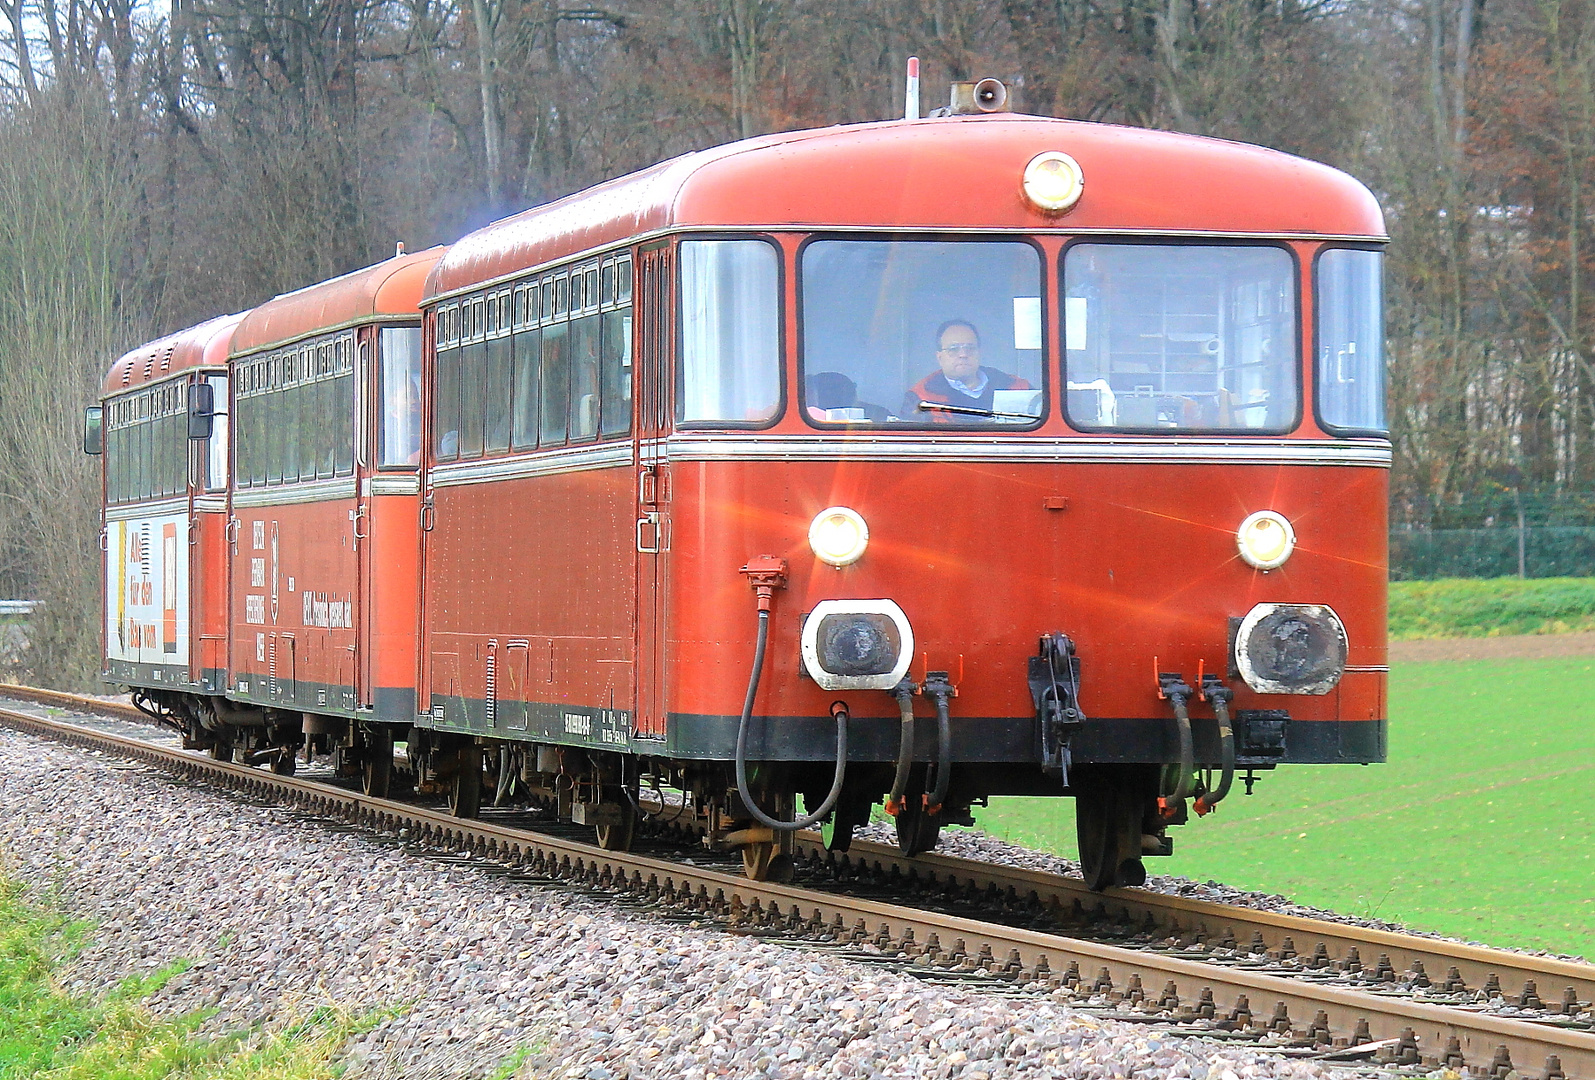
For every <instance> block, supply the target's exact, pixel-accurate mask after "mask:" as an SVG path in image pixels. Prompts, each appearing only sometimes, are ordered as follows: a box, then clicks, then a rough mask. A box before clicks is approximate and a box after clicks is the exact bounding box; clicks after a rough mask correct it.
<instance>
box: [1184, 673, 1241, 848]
mask: <svg viewBox="0 0 1595 1080" xmlns="http://www.w3.org/2000/svg"><path fill="white" fill-rule="evenodd" d="M1207 696H1208V697H1209V698H1210V699H1211V700H1212V702H1213V718H1214V719H1215V720H1217V721H1218V753H1219V759H1220V762H1219V763H1220V765H1221V766H1222V768H1223V771H1222V772H1221V773H1220V774H1219V778H1218V788H1217V790H1214V791H1210V792H1203V793H1202V794H1201V795H1198V796H1197V797H1196V802H1195V803H1194V804H1192V806H1193V809H1195V811H1196V816H1197V817H1202V816H1203V815H1205V814H1207V813H1208V812H1209V811H1210V810H1212V809H1213V807H1215V806H1217V805H1218V804H1219V803H1220V802H1222V801H1223V800H1224V796H1226V795H1228V794H1229V789H1230V785H1231V784H1232V783H1234V782H1235V731H1234V729H1233V728H1231V727H1230V719H1229V697H1230V692H1229V691H1228V690H1227V689H1219V690H1209V691H1208V692H1207Z"/></svg>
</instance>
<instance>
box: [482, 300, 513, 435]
mask: <svg viewBox="0 0 1595 1080" xmlns="http://www.w3.org/2000/svg"><path fill="white" fill-rule="evenodd" d="M513 368H514V363H513V359H512V357H511V355H510V337H509V333H508V331H507V330H506V331H505V332H504V333H502V334H500V335H499V336H498V337H495V338H492V339H490V340H489V341H488V343H487V403H486V404H487V418H486V421H485V423H486V428H485V432H484V435H483V442H484V446H485V449H486V450H487V452H488V453H490V454H491V453H495V452H500V451H504V450H508V449H509V448H510V405H511V402H512V400H513V397H512V390H513V388H512V383H513V378H514V372H513Z"/></svg>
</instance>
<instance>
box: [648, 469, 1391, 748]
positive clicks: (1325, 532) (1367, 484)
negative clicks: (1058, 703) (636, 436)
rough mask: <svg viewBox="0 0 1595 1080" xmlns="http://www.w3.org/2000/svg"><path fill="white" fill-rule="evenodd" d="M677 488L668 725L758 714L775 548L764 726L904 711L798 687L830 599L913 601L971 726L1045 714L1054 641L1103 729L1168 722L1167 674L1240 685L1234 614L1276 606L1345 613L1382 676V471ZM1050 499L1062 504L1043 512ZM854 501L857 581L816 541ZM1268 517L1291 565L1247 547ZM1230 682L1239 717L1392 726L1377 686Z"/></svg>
mask: <svg viewBox="0 0 1595 1080" xmlns="http://www.w3.org/2000/svg"><path fill="white" fill-rule="evenodd" d="M674 484H675V502H674V508H673V518H674V525H675V536H674V545H673V546H674V551H673V555H674V566H673V571H674V582H675V584H674V588H673V591H672V596H671V608H672V612H673V619H672V621H671V624H670V636H669V643H668V648H669V650H670V652H671V655H672V657H673V660H674V662H673V664H672V667H671V671H672V676H673V678H672V683H671V687H670V693H669V696H670V700H671V703H672V704H671V711H673V712H683V713H702V714H712V715H730V714H735V713H736V712H738V711H739V710H740V709H741V706H742V695H743V691H744V689H745V681H744V680H745V674H743V673H745V672H746V671H747V669H748V666H749V665H750V663H751V662H752V654H753V648H752V627H753V622H754V620H753V602H752V598H751V594H750V590H749V589H748V586H747V583H746V582H745V581H744V580H743V579H742V577H741V576H740V575H739V574H737V572H736V571H737V568H738V567H739V566H741V565H742V564H743V563H745V562H747V560H748V559H749V557H750V556H752V555H755V554H765V553H767V554H774V555H779V556H781V557H783V558H786V559H787V560H788V561H789V563H790V566H791V579H790V582H789V584H788V586H787V588H786V589H784V590H782V591H781V592H779V593H778V594H777V596H776V602H775V610H774V615H773V617H772V623H771V633H770V640H771V644H770V659H769V660H768V661H767V667H766V672H765V680H764V682H763V684H762V686H761V689H760V696H759V700H758V702H757V705H756V710H757V711H758V712H759V713H760V714H766V715H776V716H793V715H797V716H824V715H826V714H827V707H828V706H829V704H830V702H831V701H832V700H835V699H836V698H838V697H841V698H845V699H846V700H847V701H848V703H849V705H850V707H851V708H852V710H853V712H854V714H855V715H859V716H892V715H895V711H894V707H893V703H892V702H891V700H890V698H889V697H888V696H887V695H886V694H884V693H880V692H879V691H865V692H854V693H841V692H837V691H823V690H820V689H818V688H817V687H816V686H815V685H814V683H813V682H811V681H808V680H806V679H802V678H800V677H799V674H798V649H797V641H798V635H799V630H800V626H801V619H802V616H803V614H804V613H806V612H808V611H810V610H812V608H813V607H814V605H815V604H816V603H817V602H819V601H821V600H828V599H869V598H878V597H888V598H891V599H893V600H896V601H897V602H898V603H899V604H900V605H901V606H902V607H903V610H904V611H905V612H906V614H907V615H908V617H909V619H910V621H911V624H912V626H913V628H914V634H915V650H916V653H917V654H918V655H917V656H916V658H915V661H914V663H913V666H912V668H911V676H912V677H914V678H916V679H919V678H923V672H924V670H925V669H926V667H928V668H929V669H931V670H944V671H950V672H951V673H952V677H953V680H954V682H955V683H956V684H957V685H958V690H959V692H958V698H957V700H956V701H955V702H954V712H955V714H956V715H963V716H981V717H1023V716H1027V715H1029V714H1030V713H1031V712H1032V711H1033V706H1032V704H1031V701H1030V696H1029V691H1028V688H1027V686H1026V683H1025V676H1026V668H1025V664H1026V658H1027V657H1029V656H1031V655H1033V654H1034V653H1035V651H1036V642H1037V639H1038V638H1039V637H1040V636H1041V635H1042V634H1044V633H1049V632H1054V631H1063V632H1065V633H1067V634H1068V635H1069V636H1070V637H1072V638H1073V639H1074V640H1075V641H1076V642H1077V643H1078V646H1079V650H1080V656H1081V660H1082V665H1083V669H1084V671H1083V676H1082V686H1081V692H1082V697H1081V704H1082V706H1083V708H1084V710H1085V712H1086V714H1087V715H1088V716H1092V717H1150V716H1158V715H1163V714H1165V713H1166V712H1167V706H1166V705H1164V704H1162V703H1160V702H1159V701H1158V700H1157V697H1156V690H1157V681H1156V674H1155V673H1156V671H1157V670H1160V669H1161V670H1163V671H1179V672H1183V673H1184V674H1185V676H1186V678H1187V680H1188V681H1191V680H1194V679H1195V678H1196V672H1197V670H1198V666H1199V665H1201V666H1202V667H1203V668H1204V669H1205V670H1206V671H1207V672H1209V673H1213V674H1217V675H1220V676H1224V675H1225V674H1226V669H1227V667H1228V661H1227V654H1228V648H1227V645H1228V632H1229V625H1228V620H1229V618H1230V617H1231V616H1236V617H1239V616H1242V615H1245V614H1246V612H1247V611H1248V610H1250V608H1251V607H1252V606H1253V605H1254V604H1257V603H1262V602H1282V603H1329V604H1330V605H1331V606H1333V607H1335V608H1336V611H1337V612H1338V614H1339V615H1340V616H1341V618H1342V619H1343V620H1344V622H1345V624H1346V631H1347V635H1348V638H1349V641H1350V656H1349V663H1350V664H1351V665H1352V666H1362V667H1368V666H1380V665H1383V664H1384V663H1385V646H1386V642H1385V607H1384V601H1383V597H1384V589H1385V584H1384V583H1385V556H1386V552H1385V544H1386V539H1385V537H1386V531H1385V517H1384V499H1385V491H1386V473H1385V471H1384V470H1383V469H1378V468H1367V467H1355V466H1349V467H1338V468H1337V467H1309V468H1304V467H1302V466H1298V465H1238V466H1237V465H1171V464H1129V463H1125V464H1102V465H1096V464H1032V463H1012V462H999V461H992V462H962V463H961V462H946V461H925V462H923V463H902V462H870V463H864V462H848V461H840V462H801V463H798V462H786V463H780V464H772V463H768V462H758V463H736V462H726V463H720V462H701V461H699V462H682V463H678V464H676V465H675V466H674ZM1051 497H1061V498H1063V499H1066V500H1067V509H1064V510H1051V509H1047V508H1046V507H1045V506H1044V505H1043V500H1045V499H1047V498H1051ZM839 504H840V505H845V506H850V507H852V508H854V509H855V510H857V511H859V513H861V514H862V515H863V516H864V518H865V520H866V521H867V522H868V523H869V527H870V542H869V548H868V550H867V551H866V552H865V555H864V557H863V558H862V559H861V560H860V561H859V562H857V563H855V564H854V565H852V566H849V567H844V568H842V569H836V568H833V567H830V566H828V565H826V564H824V563H821V562H820V561H819V560H818V559H817V558H815V556H814V555H813V553H812V552H811V551H810V550H809V545H808V540H807V536H808V526H809V522H810V521H812V520H813V518H814V515H815V514H817V513H818V512H819V511H820V510H822V509H824V508H825V507H827V506H835V505H839ZM1264 506H1266V507H1270V508H1272V509H1275V510H1278V511H1280V512H1281V513H1283V514H1284V515H1285V516H1286V517H1288V518H1290V519H1291V521H1292V522H1293V523H1294V524H1295V527H1296V531H1297V535H1298V537H1299V544H1298V547H1297V550H1296V553H1295V554H1294V555H1293V556H1292V557H1291V559H1290V561H1289V562H1288V563H1287V564H1286V565H1285V566H1284V567H1281V568H1280V569H1278V570H1275V571H1271V572H1267V573H1265V572H1263V571H1260V570H1254V569H1253V568H1251V567H1250V566H1248V565H1246V564H1245V563H1244V562H1242V561H1241V559H1240V556H1239V555H1238V554H1237V551H1236V546H1235V529H1236V527H1237V526H1238V525H1239V524H1240V522H1241V520H1242V519H1243V518H1244V517H1245V516H1246V515H1247V514H1248V513H1250V512H1251V511H1252V510H1255V509H1258V508H1259V507H1264ZM1348 507H1357V508H1361V510H1362V511H1363V512H1359V513H1347V512H1346V510H1347V508H1348ZM1229 681H1230V684H1231V685H1232V686H1234V687H1235V688H1236V706H1235V707H1236V708H1241V709H1252V708H1280V707H1283V706H1287V705H1288V707H1289V709H1290V710H1291V715H1292V716H1293V717H1295V718H1297V719H1302V720H1336V719H1342V720H1369V719H1380V718H1382V717H1383V711H1382V708H1383V701H1382V677H1381V676H1377V675H1374V674H1366V675H1360V674H1355V673H1351V674H1348V675H1346V676H1345V677H1344V678H1343V679H1342V681H1341V684H1340V687H1339V688H1338V689H1337V690H1336V691H1334V692H1332V693H1330V694H1328V695H1326V696H1323V697H1303V696H1298V695H1291V696H1290V697H1288V698H1281V697H1278V696H1272V695H1258V694H1254V693H1252V692H1251V691H1249V690H1248V689H1247V688H1246V687H1245V686H1244V684H1242V683H1240V682H1239V680H1236V679H1231V680H1229Z"/></svg>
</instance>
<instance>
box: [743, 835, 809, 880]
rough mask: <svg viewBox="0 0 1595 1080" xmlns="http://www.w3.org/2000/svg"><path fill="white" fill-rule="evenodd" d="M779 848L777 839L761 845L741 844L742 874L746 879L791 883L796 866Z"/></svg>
mask: <svg viewBox="0 0 1595 1080" xmlns="http://www.w3.org/2000/svg"><path fill="white" fill-rule="evenodd" d="M781 847H782V844H781V840H780V838H779V837H777V838H776V839H774V840H768V841H765V842H764V843H762V844H743V845H742V872H743V874H745V875H746V876H747V879H748V880H749V881H776V882H781V883H785V882H788V881H791V880H792V876H793V874H794V872H795V871H796V869H797V866H796V864H795V863H793V861H792V856H791V855H788V854H787V853H786V852H784V851H782V850H781Z"/></svg>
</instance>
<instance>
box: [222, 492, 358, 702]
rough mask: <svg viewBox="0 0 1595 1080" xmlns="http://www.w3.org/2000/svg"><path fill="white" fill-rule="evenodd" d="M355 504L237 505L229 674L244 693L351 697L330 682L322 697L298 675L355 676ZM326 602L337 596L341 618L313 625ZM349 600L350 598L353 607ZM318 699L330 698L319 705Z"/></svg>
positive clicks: (312, 678) (341, 679)
mask: <svg viewBox="0 0 1595 1080" xmlns="http://www.w3.org/2000/svg"><path fill="white" fill-rule="evenodd" d="M350 486H351V487H352V486H353V485H352V483H351V485H350ZM354 504H355V503H354V499H353V498H352V497H350V498H339V499H329V500H327V501H324V502H311V503H294V504H287V505H275V506H262V507H241V508H238V509H237V510H236V511H235V513H236V514H237V516H238V519H239V529H238V543H237V545H236V547H235V549H234V560H235V562H234V570H233V575H232V581H233V585H232V588H233V596H232V604H233V606H232V610H233V623H232V658H231V663H230V664H229V665H228V682H229V684H230V685H235V686H237V687H238V688H239V694H238V696H239V697H243V698H247V699H249V700H253V701H259V702H263V703H264V702H270V703H271V704H274V705H278V706H280V707H282V708H286V709H295V710H303V711H310V712H317V711H341V710H343V709H345V708H349V707H352V703H350V704H347V705H346V704H345V702H344V701H342V700H334V699H333V696H332V693H331V692H330V691H329V693H328V700H327V701H325V702H319V701H318V700H317V697H316V695H315V693H314V691H310V692H308V693H307V692H306V691H305V690H303V689H300V688H299V687H298V686H296V684H305V683H309V684H312V686H323V687H351V688H352V687H353V686H354V682H355V680H354V673H355V652H354V645H355V632H354V620H353V605H354V601H355V597H356V590H357V588H358V579H357V576H356V569H357V568H356V563H355V544H354V532H353V528H352V523H351V521H350V513H351V511H352V510H353V509H354ZM256 560H258V564H257V563H256ZM257 582H258V584H256V583H257ZM307 594H308V596H309V601H310V610H311V616H312V617H311V619H310V620H308V621H307V620H306V619H305V604H306V596H307ZM321 604H328V605H339V606H338V607H337V609H336V611H335V612H332V613H329V614H328V616H327V618H326V622H328V623H329V624H333V625H327V626H318V625H312V624H313V623H316V622H320V621H321V617H320V612H321V610H322V609H321V608H320V607H319V606H318V605H321ZM344 604H348V605H349V609H348V611H349V614H348V615H347V616H345V613H344V608H343V607H342V605H344ZM345 624H347V625H345ZM273 657H275V671H274V670H273ZM273 678H275V680H276V681H277V682H278V683H279V685H280V692H279V693H277V694H273V693H271V692H270V683H271V681H272V680H273ZM240 680H242V681H240ZM246 684H247V686H248V689H247V690H246V689H244V687H245V685H246ZM263 689H264V690H266V692H265V693H262V690H263ZM306 697H308V699H309V700H306ZM318 705H326V706H330V707H331V708H330V709H328V710H320V709H318V708H317V706H318Z"/></svg>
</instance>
